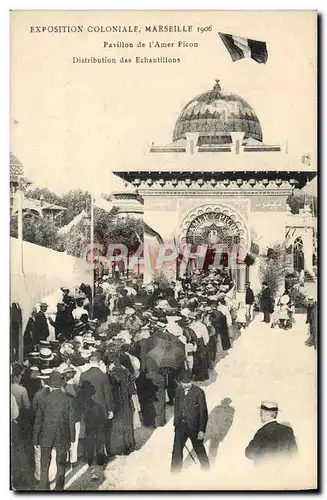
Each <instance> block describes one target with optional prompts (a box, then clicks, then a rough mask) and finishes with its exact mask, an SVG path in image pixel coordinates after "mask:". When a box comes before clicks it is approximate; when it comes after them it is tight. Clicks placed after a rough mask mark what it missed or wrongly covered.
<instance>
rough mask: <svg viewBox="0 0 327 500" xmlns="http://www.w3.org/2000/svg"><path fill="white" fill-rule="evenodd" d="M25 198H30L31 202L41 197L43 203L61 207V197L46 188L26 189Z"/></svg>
mask: <svg viewBox="0 0 327 500" xmlns="http://www.w3.org/2000/svg"><path fill="white" fill-rule="evenodd" d="M25 196H26V198H32V199H33V200H39V199H40V198H41V196H42V197H43V199H44V201H47V202H48V203H54V204H55V205H60V206H62V199H61V196H59V195H58V194H56V193H54V192H53V191H50V189H48V188H34V189H27V190H26V193H25Z"/></svg>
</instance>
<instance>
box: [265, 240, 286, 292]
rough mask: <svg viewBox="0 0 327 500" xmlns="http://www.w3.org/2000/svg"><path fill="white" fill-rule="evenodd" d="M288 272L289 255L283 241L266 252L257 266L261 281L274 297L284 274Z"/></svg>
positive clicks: (282, 281) (283, 279)
mask: <svg viewBox="0 0 327 500" xmlns="http://www.w3.org/2000/svg"><path fill="white" fill-rule="evenodd" d="M288 272H289V257H288V253H287V250H286V245H285V243H282V244H281V243H276V244H275V245H273V246H272V247H271V248H270V249H269V251H268V252H267V257H264V258H262V260H261V262H260V267H259V273H260V279H261V282H263V281H265V282H266V283H267V285H268V287H269V288H270V291H271V294H272V296H273V297H274V298H275V297H276V296H277V293H278V291H279V289H280V287H281V286H282V285H284V283H285V276H286V274H287V273H288Z"/></svg>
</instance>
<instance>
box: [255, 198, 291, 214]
mask: <svg viewBox="0 0 327 500" xmlns="http://www.w3.org/2000/svg"><path fill="white" fill-rule="evenodd" d="M251 211H252V212H286V198H285V196H283V197H278V198H277V197H274V196H254V197H253V198H251Z"/></svg>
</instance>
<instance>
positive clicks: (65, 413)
mask: <svg viewBox="0 0 327 500" xmlns="http://www.w3.org/2000/svg"><path fill="white" fill-rule="evenodd" d="M48 384H49V386H50V392H49V394H47V395H46V396H44V397H42V399H41V400H40V401H39V405H38V409H37V413H36V417H35V424H34V445H35V446H40V449H41V478H40V490H42V491H46V490H49V489H50V485H49V467H50V462H51V453H52V449H53V448H55V450H56V462H57V475H56V486H55V489H56V490H63V489H64V484H65V468H66V459H67V453H68V451H69V449H70V446H71V443H73V442H74V441H75V411H74V408H73V404H72V401H71V399H70V398H69V397H68V396H67V394H65V393H64V392H62V390H61V388H62V385H63V380H62V378H61V375H60V373H59V372H55V371H53V372H52V373H51V375H50V379H49V380H48Z"/></svg>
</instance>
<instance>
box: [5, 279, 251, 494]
mask: <svg viewBox="0 0 327 500" xmlns="http://www.w3.org/2000/svg"><path fill="white" fill-rule="evenodd" d="M233 289H234V288H233V282H232V280H231V278H230V276H229V274H228V272H227V270H225V269H212V270H211V271H208V272H207V273H206V274H205V275H204V274H201V273H200V272H199V271H195V272H194V274H193V275H192V276H191V277H188V278H186V277H184V278H181V279H178V280H176V281H175V282H173V283H170V284H169V285H167V284H165V285H164V286H163V285H162V284H159V283H154V284H149V285H143V283H142V282H141V281H140V280H139V279H138V278H134V277H133V278H126V277H124V276H121V275H118V276H117V273H115V274H113V275H111V276H110V275H109V274H101V275H98V276H97V282H96V284H95V288H94V297H93V296H92V290H91V288H90V287H89V286H87V285H85V284H81V285H80V286H79V287H77V288H76V289H75V290H74V291H70V290H69V289H68V288H65V287H63V288H61V290H60V292H59V293H58V294H57V297H59V298H60V300H59V301H58V303H57V311H56V313H55V314H49V313H48V307H49V306H48V304H47V303H46V302H41V303H40V304H38V305H37V306H36V307H35V308H34V309H33V311H32V313H31V316H30V318H29V320H28V323H27V326H26V329H25V334H24V359H25V361H24V362H23V363H20V362H17V361H16V362H13V363H12V365H11V394H12V413H11V418H12V469H13V470H12V481H13V487H14V488H16V489H23V490H25V489H28V490H31V489H32V490H33V489H41V490H48V489H49V488H50V480H51V474H52V476H53V473H52V472H51V471H52V470H55V471H56V476H55V488H56V489H58V490H62V489H63V488H64V478H65V472H66V469H67V466H70V467H75V466H76V464H77V463H78V462H79V461H80V460H85V461H86V462H87V463H88V464H89V466H91V465H92V464H93V463H97V464H99V465H102V464H105V462H106V461H107V460H108V459H110V457H112V456H116V455H123V454H129V453H131V452H133V451H134V450H135V447H136V442H135V430H136V429H137V428H139V427H141V426H146V427H150V428H155V427H158V426H163V425H165V423H166V409H167V405H172V404H173V403H174V399H175V393H176V388H177V385H178V379H179V374H180V373H181V372H182V371H183V370H185V369H187V370H189V371H191V372H192V376H193V378H194V380H195V381H204V380H207V379H208V378H209V373H210V369H211V368H212V367H213V364H214V362H215V360H216V358H217V352H218V353H223V352H227V351H228V350H229V349H230V348H231V347H232V343H233V340H234V338H235V332H237V331H241V330H242V329H243V328H244V327H245V326H246V324H247V322H248V320H249V317H248V312H249V310H248V308H247V307H246V304H245V301H244V304H243V303H241V304H239V303H237V302H236V301H235V300H234V299H233V297H234V294H233ZM54 450H55V453H54Z"/></svg>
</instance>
